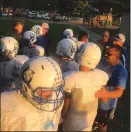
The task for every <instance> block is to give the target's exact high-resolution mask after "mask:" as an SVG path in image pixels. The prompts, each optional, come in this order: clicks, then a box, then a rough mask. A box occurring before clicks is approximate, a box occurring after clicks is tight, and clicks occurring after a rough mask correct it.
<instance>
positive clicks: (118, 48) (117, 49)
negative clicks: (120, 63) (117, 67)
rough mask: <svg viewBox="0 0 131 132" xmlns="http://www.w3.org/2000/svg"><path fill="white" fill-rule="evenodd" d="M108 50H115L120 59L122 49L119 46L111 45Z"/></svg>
mask: <svg viewBox="0 0 131 132" xmlns="http://www.w3.org/2000/svg"><path fill="white" fill-rule="evenodd" d="M110 48H115V49H116V51H117V52H119V55H120V57H121V56H122V47H121V46H119V45H116V44H114V45H111V46H110Z"/></svg>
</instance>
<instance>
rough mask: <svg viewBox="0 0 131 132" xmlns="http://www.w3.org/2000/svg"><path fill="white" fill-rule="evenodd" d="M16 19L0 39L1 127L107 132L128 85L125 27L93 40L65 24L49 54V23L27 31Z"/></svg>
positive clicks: (6, 129)
mask: <svg viewBox="0 0 131 132" xmlns="http://www.w3.org/2000/svg"><path fill="white" fill-rule="evenodd" d="M23 27H24V24H23V23H21V22H17V23H15V24H14V28H13V30H12V31H11V32H8V33H7V36H5V37H2V38H1V40H0V93H1V130H2V131H92V130H93V124H95V123H98V129H99V131H100V132H106V131H107V129H108V121H109V120H110V119H113V117H114V114H115V110H116V108H117V101H118V99H119V98H120V97H121V96H122V95H123V92H124V90H125V89H126V83H127V79H128V74H127V73H128V72H127V71H128V56H127V49H126V47H125V46H124V43H125V40H126V39H125V36H124V35H123V34H121V33H119V34H117V35H116V36H110V33H109V32H108V31H105V32H104V33H103V34H102V36H101V38H100V39H99V40H97V41H94V42H89V37H90V35H89V34H88V33H86V32H84V31H81V32H80V33H79V35H78V38H76V37H75V36H74V32H73V30H72V29H65V30H64V31H63V37H62V39H61V40H60V41H59V43H58V44H57V47H56V56H50V55H48V41H49V40H48V38H47V34H48V30H49V25H48V23H42V25H34V26H33V27H32V28H31V29H30V30H29V31H25V32H24V33H22V31H23Z"/></svg>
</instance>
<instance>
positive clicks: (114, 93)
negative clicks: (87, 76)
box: [108, 89, 123, 98]
mask: <svg viewBox="0 0 131 132" xmlns="http://www.w3.org/2000/svg"><path fill="white" fill-rule="evenodd" d="M122 94H123V91H120V90H119V89H117V90H115V91H108V95H109V96H108V97H109V98H120V97H121V96H122Z"/></svg>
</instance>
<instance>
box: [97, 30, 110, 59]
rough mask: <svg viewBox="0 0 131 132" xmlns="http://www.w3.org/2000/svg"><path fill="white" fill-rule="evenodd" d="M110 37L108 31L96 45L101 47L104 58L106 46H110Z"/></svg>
mask: <svg viewBox="0 0 131 132" xmlns="http://www.w3.org/2000/svg"><path fill="white" fill-rule="evenodd" d="M109 37H110V33H109V32H108V31H105V32H104V33H103V35H102V37H101V39H100V40H97V41H96V42H95V43H96V44H97V45H98V46H99V47H100V49H101V53H102V56H103V55H104V52H105V50H106V46H107V44H108V41H109Z"/></svg>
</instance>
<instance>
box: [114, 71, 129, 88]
mask: <svg viewBox="0 0 131 132" xmlns="http://www.w3.org/2000/svg"><path fill="white" fill-rule="evenodd" d="M127 77H128V75H127V71H126V70H125V69H122V70H121V71H120V72H119V73H118V76H117V79H116V81H115V86H121V87H123V88H124V89H126V83H127Z"/></svg>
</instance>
